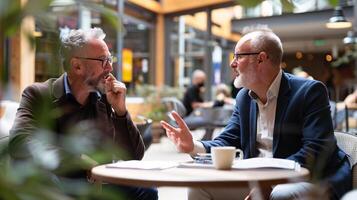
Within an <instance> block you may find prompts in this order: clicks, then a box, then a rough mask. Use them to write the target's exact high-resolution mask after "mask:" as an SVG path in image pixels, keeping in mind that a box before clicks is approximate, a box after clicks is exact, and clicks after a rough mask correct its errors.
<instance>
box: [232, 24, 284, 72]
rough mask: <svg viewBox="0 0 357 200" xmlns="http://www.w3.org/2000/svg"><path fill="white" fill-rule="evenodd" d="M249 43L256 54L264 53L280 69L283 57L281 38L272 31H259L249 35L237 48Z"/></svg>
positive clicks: (242, 39) (245, 36) (240, 41)
mask: <svg viewBox="0 0 357 200" xmlns="http://www.w3.org/2000/svg"><path fill="white" fill-rule="evenodd" d="M245 43H249V45H250V47H251V50H252V51H254V52H262V51H264V52H265V53H267V55H268V56H269V59H270V61H271V63H272V64H273V65H274V66H278V67H280V63H281V60H282V57H283V47H282V44H281V41H280V39H279V37H278V36H277V35H276V34H275V33H273V32H272V31H270V30H259V31H253V32H250V33H247V34H246V35H244V36H243V37H242V38H241V39H240V40H239V41H238V43H237V46H241V45H242V44H245Z"/></svg>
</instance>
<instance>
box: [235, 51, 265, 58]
mask: <svg viewBox="0 0 357 200" xmlns="http://www.w3.org/2000/svg"><path fill="white" fill-rule="evenodd" d="M260 53H261V52H247V53H235V54H233V59H234V60H238V59H240V58H242V57H240V56H250V55H258V54H260Z"/></svg>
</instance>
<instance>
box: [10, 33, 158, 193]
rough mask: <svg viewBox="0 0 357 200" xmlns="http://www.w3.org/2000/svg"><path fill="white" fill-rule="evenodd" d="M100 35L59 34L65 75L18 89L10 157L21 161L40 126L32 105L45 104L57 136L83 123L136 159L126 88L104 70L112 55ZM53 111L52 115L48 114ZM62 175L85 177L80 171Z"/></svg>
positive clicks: (138, 151)
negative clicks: (19, 145)
mask: <svg viewBox="0 0 357 200" xmlns="http://www.w3.org/2000/svg"><path fill="white" fill-rule="evenodd" d="M104 37H105V33H104V32H103V31H102V29H100V28H92V29H89V30H81V29H79V30H70V31H69V32H68V33H64V34H61V51H62V52H61V53H62V56H63V67H64V71H65V73H64V74H62V76H60V77H59V78H52V79H49V80H47V81H46V82H43V83H35V84H33V85H30V86H28V87H27V88H26V89H25V90H24V91H23V94H22V98H21V102H20V107H19V109H18V111H17V114H16V119H15V122H14V125H13V127H12V129H11V131H10V143H9V146H10V149H13V150H14V152H11V156H12V158H13V159H14V160H15V161H17V162H21V160H22V159H24V158H25V159H26V158H27V157H26V155H23V154H24V153H26V152H28V150H27V149H28V146H27V144H30V143H31V141H32V140H33V137H32V136H34V133H35V132H36V130H38V129H39V128H41V127H39V126H40V125H39V124H38V123H37V122H38V119H37V118H36V108H37V107H38V105H41V106H43V105H46V104H50V108H49V109H51V110H48V111H47V113H48V116H46V117H48V118H51V120H52V121H53V126H52V127H51V128H50V129H51V131H53V132H54V133H55V134H57V136H58V138H60V136H61V135H62V134H67V133H68V134H69V133H71V130H73V129H72V128H73V127H74V126H75V125H76V124H80V123H81V122H85V121H87V122H89V123H88V124H90V125H93V126H94V127H95V129H96V130H97V131H98V132H96V133H98V134H99V135H98V138H100V139H103V140H104V138H109V139H112V140H114V141H113V142H114V143H115V144H116V145H117V146H118V147H119V148H121V149H122V150H123V151H124V152H126V153H127V155H128V156H127V157H126V158H125V159H135V160H140V159H141V158H142V157H143V155H144V149H145V148H144V144H143V140H142V138H141V136H140V133H139V131H138V129H137V128H136V126H135V125H134V123H133V121H132V120H131V118H130V115H129V113H128V112H127V108H126V105H125V97H126V87H125V85H124V83H122V82H119V81H117V80H116V79H115V78H114V76H113V75H111V74H110V72H111V71H112V70H113V66H112V62H113V59H112V56H111V55H110V52H109V49H108V46H107V44H106V43H105V42H104ZM47 96H48V97H49V98H47ZM36 106H37V107H36ZM54 111H57V112H58V115H54V116H52V115H50V113H54ZM52 118H53V119H52ZM48 126H49V125H48ZM48 126H47V127H48ZM83 134H84V137H85V133H83ZM19 142H20V143H21V144H22V146H21V147H22V148H21V149H19V148H18V146H16V145H18V143H19ZM12 145H14V147H13V148H11V146H12ZM29 156H30V155H29ZM65 176H66V177H67V178H78V177H79V178H83V179H86V178H87V177H86V172H85V171H84V172H82V171H81V172H78V173H76V174H71V175H67V174H66V175H65ZM73 176H75V177H73ZM112 186H113V187H114V188H116V189H118V190H119V191H121V192H123V193H124V195H126V196H127V197H128V199H148V200H149V199H150V200H151V199H157V198H158V196H157V190H156V189H153V188H137V187H127V186H114V185H105V186H104V187H103V188H105V187H112Z"/></svg>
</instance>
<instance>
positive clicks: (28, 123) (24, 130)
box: [9, 84, 49, 159]
mask: <svg viewBox="0 0 357 200" xmlns="http://www.w3.org/2000/svg"><path fill="white" fill-rule="evenodd" d="M41 87H44V86H43V85H40V84H34V85H31V86H29V87H27V88H26V89H25V90H24V91H23V93H22V97H21V101H20V105H19V108H18V110H17V112H16V118H15V121H14V124H13V126H12V128H11V130H10V140H9V149H10V155H11V156H12V158H14V159H21V158H27V157H28V156H29V155H30V154H29V150H28V147H27V143H28V142H29V141H30V139H31V136H32V135H33V133H34V132H36V130H38V129H39V128H40V127H38V126H39V125H40V124H44V123H41V122H39V119H38V116H36V113H37V114H38V113H39V112H40V109H41V108H44V109H45V106H44V105H43V104H42V103H41V102H45V98H47V97H49V96H46V94H41V93H40V90H41Z"/></svg>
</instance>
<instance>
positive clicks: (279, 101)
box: [161, 30, 352, 200]
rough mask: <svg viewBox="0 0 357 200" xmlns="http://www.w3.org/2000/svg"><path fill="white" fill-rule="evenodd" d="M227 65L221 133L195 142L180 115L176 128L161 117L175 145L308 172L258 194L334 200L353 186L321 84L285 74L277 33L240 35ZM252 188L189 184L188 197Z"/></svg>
mask: <svg viewBox="0 0 357 200" xmlns="http://www.w3.org/2000/svg"><path fill="white" fill-rule="evenodd" d="M234 55H235V57H234V59H233V61H232V63H231V67H232V68H233V69H234V70H235V71H236V72H237V77H236V80H235V86H236V87H237V88H238V87H243V89H241V90H240V91H239V93H238V95H237V97H236V105H235V108H234V111H233V115H232V118H231V120H230V121H229V123H228V125H227V126H226V127H225V129H224V130H223V132H222V133H221V134H220V135H219V136H218V137H216V138H215V139H214V140H211V141H200V142H199V141H194V140H193V139H192V134H191V131H190V130H189V128H188V127H187V125H186V124H185V122H184V121H183V120H182V118H181V117H180V116H179V115H177V113H175V112H173V117H174V118H175V120H176V122H177V124H178V127H173V126H171V125H170V124H168V123H166V122H164V121H161V125H162V126H163V128H165V130H166V134H167V136H168V138H170V139H171V140H172V141H173V142H174V144H175V145H176V148H177V149H178V150H179V151H181V152H185V153H189V154H191V155H192V156H193V155H195V154H197V153H205V152H208V153H209V152H210V149H211V147H214V146H235V147H236V148H239V149H242V150H243V152H244V158H245V159H247V158H253V157H273V158H283V159H290V160H294V161H296V162H298V163H300V164H301V165H302V166H303V167H305V168H307V169H309V171H310V174H311V177H312V181H313V182H315V183H316V184H313V183H309V182H300V183H291V184H280V185H276V186H274V187H270V186H266V187H263V188H260V190H261V192H262V195H263V199H268V198H272V199H310V198H309V194H311V193H314V194H315V193H317V194H316V195H318V197H315V198H316V199H318V198H320V199H325V198H330V199H339V198H341V197H342V195H343V194H344V193H346V192H347V191H348V190H350V189H351V182H352V177H351V169H350V164H349V161H348V157H347V155H346V154H345V153H344V152H343V151H341V150H340V149H339V148H338V147H337V145H336V138H335V137H334V134H333V125H332V119H331V115H330V106H329V99H328V95H327V90H326V87H325V86H324V85H323V84H322V83H321V82H319V81H315V80H309V79H302V78H298V77H296V76H293V75H290V74H287V73H285V72H283V71H282V69H281V68H280V66H281V60H282V56H283V49H282V44H281V41H280V39H279V37H278V36H277V35H276V34H274V33H273V32H272V31H270V30H256V31H253V32H250V33H248V34H246V35H244V36H243V37H242V38H241V39H240V40H239V41H238V43H237V45H236V47H235V50H234ZM254 191H256V190H254V189H253V190H250V189H249V188H221V189H220V188H202V189H199V188H193V189H190V190H189V192H188V197H189V199H196V200H198V199H199V200H202V199H244V197H246V198H247V199H251V198H252V197H255V196H254V195H255V192H254Z"/></svg>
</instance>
